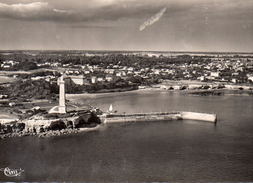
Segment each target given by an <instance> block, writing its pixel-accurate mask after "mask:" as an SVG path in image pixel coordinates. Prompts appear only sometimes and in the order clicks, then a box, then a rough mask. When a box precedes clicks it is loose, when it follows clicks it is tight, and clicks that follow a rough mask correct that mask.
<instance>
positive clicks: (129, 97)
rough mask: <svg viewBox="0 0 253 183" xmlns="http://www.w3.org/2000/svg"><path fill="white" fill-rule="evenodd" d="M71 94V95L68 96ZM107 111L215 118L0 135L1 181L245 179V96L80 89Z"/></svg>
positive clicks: (252, 168)
mask: <svg viewBox="0 0 253 183" xmlns="http://www.w3.org/2000/svg"><path fill="white" fill-rule="evenodd" d="M68 98H71V99H74V97H69V96H68ZM75 100H76V101H78V102H83V103H89V104H91V105H93V106H98V107H100V108H101V109H102V110H107V109H108V108H109V106H110V104H113V107H114V109H118V110H119V111H122V112H123V111H125V112H141V111H142V112H149V111H150V110H151V111H159V110H161V111H166V110H168V111H172V110H175V111H176V110H182V111H183V110H190V111H198V112H211V113H212V112H214V113H219V114H218V123H217V125H216V126H215V125H214V124H213V123H208V122H201V121H192V120H183V121H167V122H164V121H160V122H141V123H129V124H106V125H102V126H101V128H100V129H98V130H94V131H89V132H83V133H80V134H75V135H68V136H61V137H53V138H50V139H39V138H37V137H24V138H10V139H3V140H0V146H1V152H0V157H1V158H0V165H1V167H0V168H4V167H7V166H8V167H10V168H22V169H23V170H25V171H24V172H22V175H21V176H20V177H13V178H10V177H6V176H4V174H3V172H0V180H2V181H88V182H91V181H95V182H101V181H107V182H108V181H120V182H122V181H134V182H137V181H252V180H253V160H252V158H253V146H252V144H253V134H252V132H253V123H252V118H253V114H252V109H253V106H252V101H253V98H252V96H226V95H225V96H208V97H201V96H188V95H187V93H186V92H181V91H180V92H171V91H141V92H138V91H133V92H126V93H113V94H103V95H93V96H92V97H87V96H85V95H84V96H82V97H81V98H75Z"/></svg>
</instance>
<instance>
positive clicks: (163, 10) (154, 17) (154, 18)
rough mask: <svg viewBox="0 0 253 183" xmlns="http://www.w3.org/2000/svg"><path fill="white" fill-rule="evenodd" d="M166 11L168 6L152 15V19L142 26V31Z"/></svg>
mask: <svg viewBox="0 0 253 183" xmlns="http://www.w3.org/2000/svg"><path fill="white" fill-rule="evenodd" d="M165 11H166V7H164V8H163V9H161V10H160V11H159V12H158V13H157V14H155V15H154V16H152V17H151V18H150V19H148V20H147V21H145V22H143V23H142V24H141V26H140V28H139V29H140V31H142V30H143V29H145V27H146V26H149V25H152V24H153V23H155V22H157V21H158V20H159V19H160V18H161V17H162V16H163V13H164V12H165Z"/></svg>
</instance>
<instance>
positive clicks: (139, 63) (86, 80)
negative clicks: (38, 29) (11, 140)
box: [0, 51, 253, 138]
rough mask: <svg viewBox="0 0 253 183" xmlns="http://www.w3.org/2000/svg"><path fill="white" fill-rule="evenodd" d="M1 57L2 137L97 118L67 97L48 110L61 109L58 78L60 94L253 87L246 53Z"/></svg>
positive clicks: (93, 122)
mask: <svg viewBox="0 0 253 183" xmlns="http://www.w3.org/2000/svg"><path fill="white" fill-rule="evenodd" d="M0 59H1V70H0V78H1V83H0V84H1V85H0V98H1V99H0V107H1V111H2V116H1V126H0V129H1V134H2V136H1V137H2V138H5V137H18V136H27V135H36V136H39V137H51V136H55V135H56V136H57V135H62V134H71V133H78V132H79V131H78V129H80V127H82V128H89V127H96V126H97V125H98V124H100V123H101V120H100V119H99V118H98V117H97V115H99V114H101V111H99V109H96V108H95V107H93V106H88V105H87V106H82V107H80V106H78V104H73V103H71V101H67V102H68V105H69V106H72V109H71V110H70V108H71V107H68V109H69V111H68V113H66V114H51V112H50V110H52V107H53V106H54V105H55V104H56V103H58V101H59V102H60V105H59V106H57V108H59V109H60V107H61V101H63V99H62V100H61V99H59V97H58V96H59V95H60V96H61V91H60V90H59V86H58V85H59V83H61V82H64V95H65V91H66V93H68V94H81V93H105V92H123V91H130V90H137V89H140V90H141V89H163V90H190V91H192V90H197V92H196V91H195V92H189V94H197V95H210V94H211V95H221V92H219V91H220V90H222V91H223V90H233V91H235V92H236V91H240V94H249V95H252V88H253V55H251V54H225V53H223V54H221V53H220V54H214V53H211V54H210V53H209V54H203V53H188V54H182V53H164V54H161V53H155V52H154V53H148V52H139V53H118V52H117V53H103V52H102V53H101V52H91V53H88V52H85V53H84V52H81V51H73V52H53V51H49V52H36V51H30V52H28V51H19V52H7V51H6V52H2V53H1V56H0ZM60 76H62V77H60ZM60 78H61V81H60V80H59V79H60ZM59 93H60V94H59ZM63 98H64V106H65V97H63ZM43 101H44V104H42V103H43ZM45 103H46V104H45ZM73 106H74V107H73ZM64 111H65V109H64ZM6 116H8V117H6ZM13 116H14V117H15V119H14V118H13ZM8 118H9V119H8ZM17 121H19V122H18V123H17ZM38 121H39V123H38ZM213 121H216V117H215V119H214V120H213ZM38 124H39V125H38Z"/></svg>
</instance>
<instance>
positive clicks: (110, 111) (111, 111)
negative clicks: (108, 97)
mask: <svg viewBox="0 0 253 183" xmlns="http://www.w3.org/2000/svg"><path fill="white" fill-rule="evenodd" d="M108 112H109V113H116V112H117V111H113V108H112V104H111V105H110V107H109V110H108Z"/></svg>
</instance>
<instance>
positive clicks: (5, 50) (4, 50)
mask: <svg viewBox="0 0 253 183" xmlns="http://www.w3.org/2000/svg"><path fill="white" fill-rule="evenodd" d="M7 51H41V52H43V51H48V52H50V51H88V52H99V51H100V52H162V53H186V52H188V53H243V54H245V53H246V54H253V51H252V52H242V51H238V52H236V51H157V50H156V51H155V50H80V49H62V50H60V49H55V50H54V49H49V50H47V49H45V50H43V49H34V50H33V49H3V50H0V52H7Z"/></svg>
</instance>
